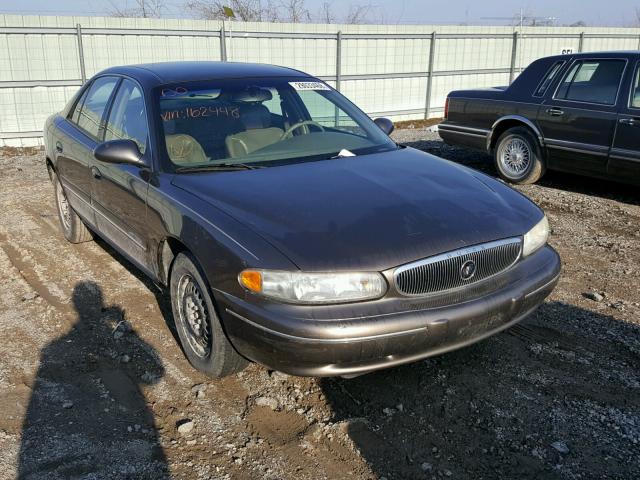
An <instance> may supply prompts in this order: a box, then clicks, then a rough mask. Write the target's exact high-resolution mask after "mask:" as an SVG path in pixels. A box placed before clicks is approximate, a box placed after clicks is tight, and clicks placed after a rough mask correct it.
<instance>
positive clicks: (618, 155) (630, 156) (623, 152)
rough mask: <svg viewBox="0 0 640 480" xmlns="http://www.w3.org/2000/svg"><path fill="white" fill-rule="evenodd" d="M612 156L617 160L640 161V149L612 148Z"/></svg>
mask: <svg viewBox="0 0 640 480" xmlns="http://www.w3.org/2000/svg"><path fill="white" fill-rule="evenodd" d="M609 156H610V158H615V159H616V160H627V161H630V162H640V151H637V150H628V149H626V148H612V149H611V153H610V154H609Z"/></svg>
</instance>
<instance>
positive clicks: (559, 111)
mask: <svg viewBox="0 0 640 480" xmlns="http://www.w3.org/2000/svg"><path fill="white" fill-rule="evenodd" d="M546 112H547V113H548V114H549V115H551V116H552V117H559V116H561V115H564V110H562V109H560V108H556V107H554V108H547V110H546Z"/></svg>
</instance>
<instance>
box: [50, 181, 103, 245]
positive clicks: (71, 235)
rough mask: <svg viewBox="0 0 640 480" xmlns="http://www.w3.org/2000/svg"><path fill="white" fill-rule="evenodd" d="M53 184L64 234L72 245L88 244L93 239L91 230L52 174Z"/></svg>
mask: <svg viewBox="0 0 640 480" xmlns="http://www.w3.org/2000/svg"><path fill="white" fill-rule="evenodd" d="M51 181H52V182H53V190H54V193H55V196H56V207H57V210H58V219H59V220H60V226H61V227H62V233H63V234H64V238H66V239H67V240H68V241H69V242H71V243H82V242H88V241H89V240H92V239H93V234H92V233H91V230H89V229H88V228H87V226H86V225H85V224H84V222H83V221H82V219H81V218H80V217H79V216H78V214H77V213H76V212H75V211H74V210H73V208H71V205H70V204H69V200H68V199H67V194H66V193H65V191H64V188H62V185H61V184H60V180H59V179H58V176H57V175H56V174H55V173H52V174H51Z"/></svg>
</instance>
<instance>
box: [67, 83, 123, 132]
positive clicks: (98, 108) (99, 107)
mask: <svg viewBox="0 0 640 480" xmlns="http://www.w3.org/2000/svg"><path fill="white" fill-rule="evenodd" d="M117 83H118V78H116V77H100V78H98V79H97V80H96V81H94V82H93V84H91V87H89V91H88V93H87V96H86V98H85V100H84V103H83V104H82V110H81V111H80V115H79V117H78V120H77V122H76V123H77V124H78V126H79V127H80V128H81V129H83V130H84V131H85V132H87V133H88V134H89V135H91V136H92V137H95V138H98V133H99V132H100V124H101V122H102V116H103V115H104V111H105V108H107V103H108V102H109V98H111V94H112V93H113V89H114V88H115V86H116V84H117Z"/></svg>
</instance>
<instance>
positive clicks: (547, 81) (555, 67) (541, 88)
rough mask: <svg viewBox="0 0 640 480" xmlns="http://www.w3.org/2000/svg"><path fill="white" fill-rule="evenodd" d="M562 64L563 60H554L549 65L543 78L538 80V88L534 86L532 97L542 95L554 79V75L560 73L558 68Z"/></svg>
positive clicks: (560, 68)
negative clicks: (554, 61)
mask: <svg viewBox="0 0 640 480" xmlns="http://www.w3.org/2000/svg"><path fill="white" fill-rule="evenodd" d="M563 66H564V62H563V61H560V62H556V63H554V64H553V65H552V66H551V68H550V69H549V71H548V72H547V74H546V75H545V76H544V78H543V79H542V81H541V82H540V85H538V88H536V91H535V92H533V96H534V97H541V96H543V95H544V93H545V92H546V91H547V89H548V88H549V85H551V83H553V81H554V80H555V79H556V77H557V76H558V74H559V73H560V70H562V67H563Z"/></svg>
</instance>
